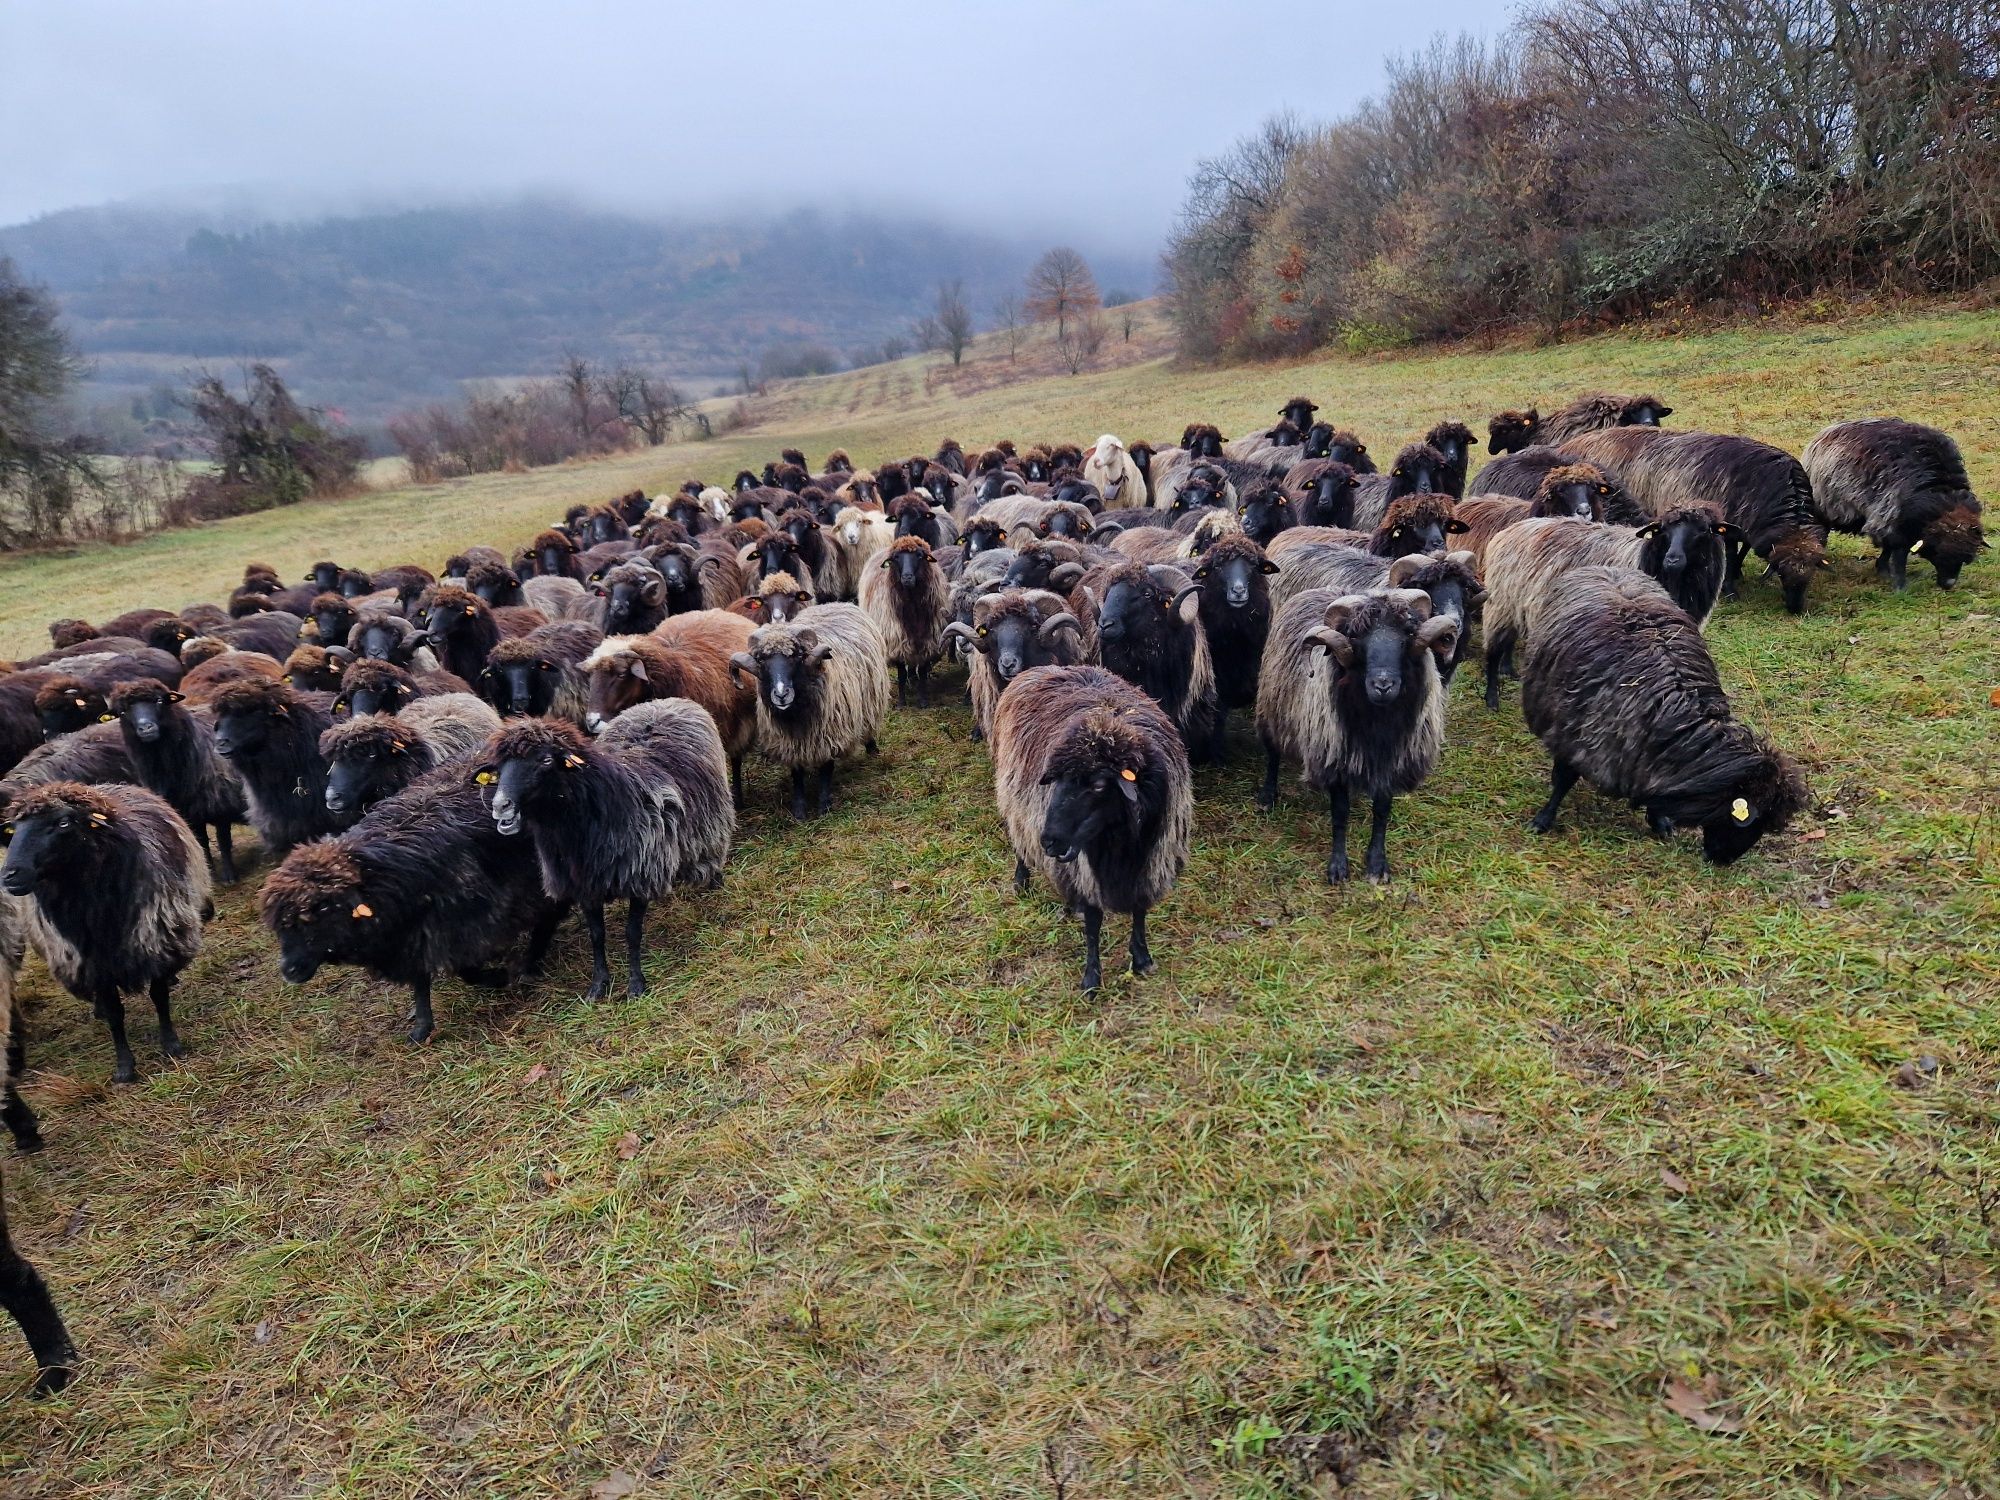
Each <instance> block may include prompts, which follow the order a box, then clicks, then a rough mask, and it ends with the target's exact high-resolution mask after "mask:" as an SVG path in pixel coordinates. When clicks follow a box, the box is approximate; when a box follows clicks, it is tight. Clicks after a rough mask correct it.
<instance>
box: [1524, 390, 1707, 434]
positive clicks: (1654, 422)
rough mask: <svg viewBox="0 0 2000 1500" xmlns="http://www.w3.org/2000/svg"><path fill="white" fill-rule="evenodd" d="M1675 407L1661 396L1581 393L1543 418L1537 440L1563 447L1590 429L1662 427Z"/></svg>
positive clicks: (1591, 430) (1599, 430)
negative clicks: (1582, 394)
mask: <svg viewBox="0 0 2000 1500" xmlns="http://www.w3.org/2000/svg"><path fill="white" fill-rule="evenodd" d="M1673 412H1674V409H1673V408H1672V407H1671V406H1668V405H1666V404H1665V403H1664V402H1662V401H1661V400H1660V399H1659V397H1657V396H1607V395H1605V394H1604V393H1603V392H1601V391H1597V392H1593V393H1591V394H1589V395H1585V396H1578V397H1577V398H1576V399H1575V400H1574V401H1572V402H1570V403H1569V405H1567V406H1563V407H1559V408H1558V409H1557V410H1555V411H1552V412H1550V413H1549V414H1548V415H1547V416H1546V417H1543V418H1541V420H1540V424H1539V429H1538V431H1537V432H1536V435H1535V441H1537V442H1540V443H1547V444H1548V445H1549V446H1550V447H1552V448H1561V447H1563V446H1565V445H1566V444H1568V443H1569V442H1570V440H1571V439H1573V438H1580V437H1582V436H1583V435H1584V434H1585V433H1587V432H1602V431H1605V430H1607V429H1609V428H1613V427H1658V426H1659V425H1660V419H1661V418H1662V417H1670V416H1672V415H1673Z"/></svg>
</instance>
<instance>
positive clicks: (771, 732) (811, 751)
mask: <svg viewBox="0 0 2000 1500" xmlns="http://www.w3.org/2000/svg"><path fill="white" fill-rule="evenodd" d="M730 665H731V666H732V667H734V668H735V669H736V670H737V671H739V672H742V673H744V674H745V675H747V676H750V677H753V678H755V679H756V682H757V748H758V749H759V750H760V751H761V752H762V753H763V754H765V755H766V756H768V757H770V759H772V760H774V761H776V762H777V763H778V764H779V765H781V766H786V767H789V768H790V770H791V773H792V816H793V817H795V818H804V817H805V815H806V772H807V771H810V770H817V771H818V772H819V811H820V812H822V813H824V812H827V811H829V810H830V809H831V808H832V806H833V763H834V762H835V761H836V760H838V759H840V757H841V756H843V755H846V754H847V753H848V752H849V751H851V750H853V749H854V748H855V747H856V746H858V745H859V746H865V747H866V748H867V750H868V753H869V754H871V755H872V754H874V753H875V748H876V746H875V737H876V736H877V735H878V734H880V733H881V732H882V721H883V720H884V719H886V718H888V716H889V653H888V649H887V647H885V646H884V645H883V643H882V633H881V631H879V630H877V629H876V628H875V626H874V624H873V623H872V622H871V621H870V620H869V618H868V617H867V616H866V615H865V614H863V613H862V612H861V610H860V608H859V607H858V606H856V605H852V604H815V605H813V606H812V608H810V609H803V610H800V611H799V613H798V614H797V615H796V616H794V617H793V618H792V619H791V620H788V621H785V622H783V623H781V624H773V625H765V626H762V627H760V628H759V629H758V630H756V631H755V632H754V633H753V634H752V635H751V637H750V649H749V650H748V651H741V652H738V653H736V654H735V655H734V656H732V657H731V658H730Z"/></svg>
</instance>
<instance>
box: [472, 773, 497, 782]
mask: <svg viewBox="0 0 2000 1500" xmlns="http://www.w3.org/2000/svg"><path fill="white" fill-rule="evenodd" d="M472 779H473V781H474V782H475V783H477V784H478V785H480V786H491V785H493V783H494V782H496V781H498V780H499V779H500V778H499V777H498V776H495V775H494V774H493V773H492V772H491V771H481V772H480V773H479V774H478V775H477V776H474V777H473V778H472Z"/></svg>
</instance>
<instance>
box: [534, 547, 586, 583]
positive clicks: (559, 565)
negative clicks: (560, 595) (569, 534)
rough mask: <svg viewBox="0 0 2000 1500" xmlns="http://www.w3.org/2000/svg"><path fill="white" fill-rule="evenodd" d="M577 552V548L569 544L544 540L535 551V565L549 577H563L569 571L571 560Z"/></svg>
mask: <svg viewBox="0 0 2000 1500" xmlns="http://www.w3.org/2000/svg"><path fill="white" fill-rule="evenodd" d="M575 553H576V549H575V548H574V547H571V546H569V545H567V544H564V545H561V546H558V545H557V544H556V543H555V542H553V541H548V542H544V543H542V545H541V547H540V548H539V549H538V550H537V551H536V553H535V566H536V567H537V568H538V569H540V570H541V571H542V573H543V574H545V575H546V576H548V577H551V578H556V577H561V576H562V575H564V574H566V573H568V572H569V560H570V558H571V557H573V556H574V555H575Z"/></svg>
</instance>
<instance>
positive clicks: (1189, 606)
mask: <svg viewBox="0 0 2000 1500" xmlns="http://www.w3.org/2000/svg"><path fill="white" fill-rule="evenodd" d="M1200 593H1201V585H1200V584H1198V583H1195V582H1194V581H1192V580H1191V579H1190V578H1189V577H1188V575H1187V574H1186V573H1184V572H1182V571H1181V570H1180V569H1179V568H1173V567H1167V566H1164V565H1161V564H1155V565H1153V566H1152V567H1145V566H1142V565H1141V564H1139V563H1136V562H1129V561H1126V560H1124V559H1120V560H1119V561H1117V562H1111V563H1100V564H1099V565H1098V566H1096V567H1094V568H1092V569H1091V570H1090V571H1089V572H1087V573H1085V574H1084V575H1083V580H1082V582H1080V583H1078V584H1077V586H1076V587H1075V588H1074V589H1073V590H1071V592H1070V604H1071V608H1072V609H1074V610H1075V612H1076V617H1077V619H1079V620H1080V621H1082V622H1083V627H1084V632H1083V633H1084V649H1085V655H1086V657H1088V658H1093V659H1095V660H1096V661H1097V662H1098V663H1099V664H1100V665H1102V666H1104V667H1106V668H1108V669H1109V670H1111V671H1113V672H1116V673H1117V674H1118V675H1119V676H1120V677H1123V678H1124V679H1125V680H1126V681H1127V682H1130V683H1133V684H1135V685H1136V686H1138V687H1140V688H1142V689H1144V690H1145V692H1146V694H1147V696H1148V697H1150V698H1151V699H1152V700H1153V701H1154V702H1155V703H1157V704H1159V705H1160V707H1161V708H1162V709H1163V710H1164V711H1165V712H1166V715H1167V717H1168V718H1170V719H1172V720H1173V721H1174V724H1175V726H1176V727H1177V728H1178V729H1179V730H1180V732H1181V736H1182V738H1183V739H1184V740H1185V741H1186V742H1187V747H1188V753H1189V754H1190V755H1203V754H1206V753H1207V752H1208V750H1209V748H1210V746H1211V745H1212V744H1213V743H1214V735H1215V666H1214V663H1213V662H1212V661H1211V660H1210V658H1209V654H1208V638H1207V636H1206V635H1205V634H1204V633H1203V632H1202V628H1201V601H1200V599H1199V598H1198V597H1197V596H1198V595H1199V594H1200Z"/></svg>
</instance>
